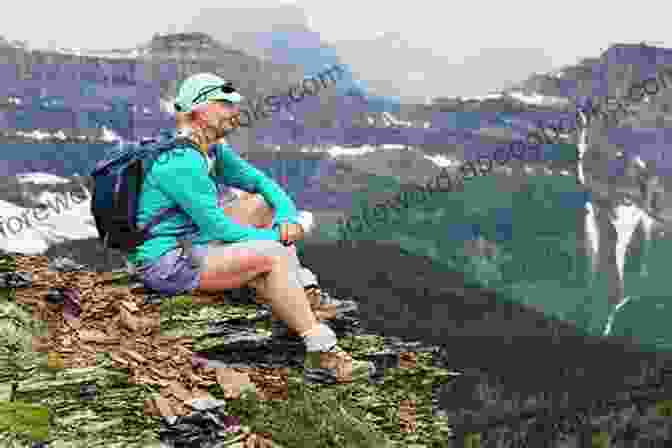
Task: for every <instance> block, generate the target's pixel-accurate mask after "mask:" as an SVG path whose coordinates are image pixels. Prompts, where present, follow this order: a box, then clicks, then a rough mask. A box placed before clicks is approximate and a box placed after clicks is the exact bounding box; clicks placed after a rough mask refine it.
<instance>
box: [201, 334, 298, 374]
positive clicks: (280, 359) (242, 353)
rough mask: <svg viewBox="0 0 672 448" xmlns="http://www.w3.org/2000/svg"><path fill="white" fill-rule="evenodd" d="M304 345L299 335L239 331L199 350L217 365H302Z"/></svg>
mask: <svg viewBox="0 0 672 448" xmlns="http://www.w3.org/2000/svg"><path fill="white" fill-rule="evenodd" d="M305 352H306V350H305V346H304V344H303V342H302V341H301V339H300V338H282V339H280V338H271V337H268V336H260V335H254V334H250V333H242V332H241V333H238V334H234V335H232V336H230V337H228V338H227V340H226V342H225V343H224V344H222V345H218V346H216V347H213V348H211V349H208V350H204V351H201V352H199V353H197V355H198V356H202V357H204V358H206V359H208V361H214V362H213V363H212V366H213V367H214V366H217V367H224V365H226V366H230V367H251V368H280V367H290V368H302V367H303V365H304V358H305Z"/></svg>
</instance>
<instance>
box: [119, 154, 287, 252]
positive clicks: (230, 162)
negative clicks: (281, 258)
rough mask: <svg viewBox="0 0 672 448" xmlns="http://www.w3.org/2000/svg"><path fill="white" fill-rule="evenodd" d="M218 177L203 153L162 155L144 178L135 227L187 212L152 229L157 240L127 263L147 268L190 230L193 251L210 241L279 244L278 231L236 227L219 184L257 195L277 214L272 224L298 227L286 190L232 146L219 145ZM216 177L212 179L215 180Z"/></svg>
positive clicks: (140, 249)
mask: <svg viewBox="0 0 672 448" xmlns="http://www.w3.org/2000/svg"><path fill="white" fill-rule="evenodd" d="M215 155H216V158H215V164H214V173H210V172H209V167H208V160H207V158H206V157H205V155H204V154H202V153H199V152H198V151H196V150H194V149H193V148H190V147H186V146H178V147H176V148H175V149H174V150H172V151H171V152H170V153H168V154H166V155H165V156H162V158H161V160H160V161H157V162H156V163H154V165H153V166H152V168H151V170H150V171H149V172H148V173H147V175H146V176H145V180H144V183H143V186H142V190H141V194H140V199H139V208H138V218H137V223H138V225H139V226H143V225H145V224H147V223H148V222H149V221H150V220H151V219H152V218H153V217H154V216H155V215H156V214H158V213H159V212H160V211H161V210H163V209H166V208H171V207H175V206H179V207H180V208H181V209H182V210H183V211H184V213H179V214H177V215H174V216H171V217H168V218H166V219H165V220H163V221H162V222H160V223H159V224H158V225H156V226H155V227H154V229H153V232H152V234H153V235H155V237H154V238H152V239H150V240H148V241H146V242H145V243H143V244H142V245H141V246H139V247H138V248H136V249H135V251H133V252H132V253H131V254H129V261H130V262H132V263H134V264H136V265H140V264H146V263H149V262H152V261H155V260H156V259H157V258H159V257H160V256H161V255H163V254H165V253H166V252H168V251H170V250H172V249H174V248H176V247H178V236H180V235H181V232H185V231H190V232H191V233H190V236H189V239H191V240H192V242H193V244H194V245H195V246H198V245H204V244H207V243H208V242H210V241H215V240H218V241H223V242H229V243H233V242H238V241H249V240H273V241H278V240H279V239H280V235H279V232H278V230H277V229H275V228H274V229H258V228H255V227H251V226H244V225H240V224H238V223H236V222H234V221H233V220H232V219H231V218H229V217H228V216H227V215H225V214H224V211H223V209H222V208H220V207H219V206H218V189H217V183H222V184H224V185H227V186H233V187H236V188H239V189H241V190H244V191H248V192H250V193H259V194H260V195H261V196H263V197H264V199H265V200H266V202H267V203H268V204H270V205H271V206H272V207H273V208H274V211H275V217H274V222H273V224H274V225H275V224H278V223H282V222H292V223H298V220H297V216H298V212H297V209H296V206H295V205H294V202H293V201H292V199H291V198H290V197H289V196H288V195H287V193H285V192H284V191H283V190H282V188H281V187H280V186H279V185H278V184H277V183H276V182H274V181H273V180H272V179H271V178H269V177H267V176H266V175H265V174H264V173H263V172H262V171H260V170H258V169H257V168H255V167H254V166H252V165H251V164H249V163H248V162H247V161H245V160H244V159H242V158H241V157H240V156H239V155H238V154H236V153H235V152H234V150H233V148H232V147H231V146H229V145H222V144H218V145H216V146H215ZM213 174H214V175H213Z"/></svg>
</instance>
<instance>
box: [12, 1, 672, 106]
mask: <svg viewBox="0 0 672 448" xmlns="http://www.w3.org/2000/svg"><path fill="white" fill-rule="evenodd" d="M226 3H227V2H224V1H222V0H216V1H215V0H199V1H197V2H179V6H171V3H170V2H165V1H163V2H157V1H147V0H145V1H137V0H115V1H114V2H91V1H82V0H66V1H63V2H40V3H39V7H38V3H37V2H13V3H12V8H11V13H10V12H9V11H6V12H5V13H4V14H0V25H1V27H0V29H1V30H2V32H1V33H0V34H2V35H3V36H4V37H5V38H7V39H9V40H27V41H28V42H29V43H31V44H33V45H35V46H40V47H41V46H49V45H50V44H55V45H57V46H60V47H80V48H90V49H107V48H120V47H121V48H125V47H133V46H135V45H137V44H139V43H144V42H146V41H147V40H149V39H150V38H151V36H152V35H153V34H154V33H155V32H161V33H165V32H180V31H185V30H188V31H194V30H198V29H200V28H206V29H202V31H205V32H209V33H212V34H216V35H217V37H218V38H220V39H222V38H224V39H226V38H227V36H230V35H231V33H235V32H246V31H270V29H269V27H270V24H271V23H274V21H276V22H281V23H285V24H286V23H301V22H303V23H304V24H305V25H307V26H308V27H309V28H310V29H312V30H313V31H317V32H319V33H320V36H321V39H322V40H323V41H326V42H328V43H329V44H330V45H333V46H334V47H335V48H336V50H337V53H338V55H339V56H340V57H341V58H342V60H343V62H345V63H348V64H350V65H351V66H352V68H353V70H355V71H356V72H357V73H358V75H360V76H361V77H362V79H365V80H366V81H367V82H370V85H371V86H372V87H375V88H377V89H380V90H381V93H384V94H394V92H393V91H394V90H399V91H400V92H402V94H403V95H410V96H414V97H421V96H423V95H428V96H454V95H465V96H468V95H478V94H485V93H488V92H489V91H492V90H495V89H498V88H501V87H503V86H504V85H505V84H507V82H509V81H520V80H522V79H524V78H526V77H527V76H528V75H529V74H530V73H531V72H534V71H538V72H544V71H549V70H550V69H552V68H557V67H559V66H562V65H564V64H573V63H575V62H576V61H577V58H580V57H596V56H598V55H599V54H600V52H601V51H603V50H605V49H606V48H607V47H608V46H609V44H610V43H615V42H619V43H620V42H627V43H635V42H640V41H642V40H646V41H649V42H658V41H660V43H659V44H658V45H661V46H668V47H672V37H670V33H669V14H667V13H668V10H670V9H672V7H670V6H663V5H662V4H660V3H659V4H658V6H656V7H655V8H649V7H647V6H646V4H645V3H640V4H641V5H642V7H641V8H640V9H637V7H636V6H634V5H632V4H628V3H629V2H621V3H622V4H621V3H619V2H606V1H593V2H590V1H586V0H565V1H558V2H546V3H544V2H539V1H535V2H531V1H523V0H512V1H508V2H495V1H492V0H488V1H483V0H470V1H466V2H458V3H455V4H453V3H451V2H438V1H431V2H430V1H421V0H416V1H413V2H396V1H390V0H385V1H378V0H363V1H362V0H339V1H325V0H319V1H318V0H310V1H308V0H305V1H304V0H299V1H296V2H278V1H277V0H275V1H271V0H246V2H241V3H240V4H236V5H235V6H240V7H241V8H245V10H244V11H243V10H240V9H239V10H236V11H232V10H229V9H228V7H223V5H225V4H226ZM234 3H237V2H234ZM191 4H194V5H196V4H197V5H198V8H194V9H192V10H189V9H188V7H189V6H190V5H191ZM281 4H284V5H288V4H293V5H295V6H296V7H298V8H303V11H304V12H305V18H304V17H302V11H301V9H298V8H292V7H287V6H285V7H284V8H281V9H278V7H279V6H280V5H281ZM212 8H217V11H213V9H212ZM251 8H259V9H258V10H256V11H254V10H251ZM205 11H207V14H204V12H205ZM659 22H660V23H659ZM201 23H202V24H203V25H202V26H201ZM384 33H385V34H384ZM666 39H667V41H666ZM393 49H395V51H393Z"/></svg>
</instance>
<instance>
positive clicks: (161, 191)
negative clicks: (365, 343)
mask: <svg viewBox="0 0 672 448" xmlns="http://www.w3.org/2000/svg"><path fill="white" fill-rule="evenodd" d="M241 101H242V96H241V95H240V94H239V93H237V92H236V91H235V90H234V89H232V88H231V87H230V85H229V84H228V83H226V82H225V81H224V80H223V79H222V78H220V77H219V76H216V75H214V74H209V73H201V74H197V75H193V76H191V77H189V78H187V79H186V80H185V81H184V82H183V84H182V85H181V87H180V89H179V92H178V96H177V99H176V102H175V108H176V109H177V111H178V123H177V125H178V132H179V134H180V135H182V136H184V137H187V138H189V139H190V140H191V141H192V142H194V143H195V144H196V145H197V146H198V147H199V148H200V149H201V154H199V153H198V152H197V151H194V150H192V149H189V148H182V147H180V146H177V147H176V150H172V151H170V152H169V153H167V154H166V156H165V157H162V160H161V161H160V163H158V161H157V163H155V164H154V165H153V166H152V168H151V170H150V171H149V172H148V173H147V175H146V178H145V180H144V184H143V186H142V190H141V195H140V199H139V210H138V218H137V219H138V225H140V226H142V225H145V224H146V223H148V222H149V220H150V219H151V217H153V216H155V215H156V214H157V213H158V212H159V211H160V210H162V209H164V208H168V207H174V206H176V205H177V206H179V207H180V208H181V209H182V210H184V211H185V212H186V214H187V215H188V216H185V215H184V214H178V215H176V216H174V217H172V218H170V219H166V220H165V221H164V222H161V223H160V224H158V225H157V227H156V228H155V231H154V234H155V235H157V236H155V237H154V238H152V239H150V240H148V241H146V242H145V243H143V244H142V245H141V246H139V247H138V248H137V249H136V250H135V251H134V252H133V253H131V254H130V256H129V261H130V262H131V264H132V265H134V266H136V269H135V271H136V274H137V275H138V277H139V278H140V279H141V280H142V282H143V284H144V285H145V287H147V288H150V289H153V290H156V291H158V292H161V293H165V294H171V295H176V294H181V293H185V292H189V291H195V290H196V291H202V292H217V291H223V290H229V289H235V288H240V287H242V286H245V285H249V286H251V287H252V288H254V289H255V290H256V292H257V294H258V295H259V296H260V297H261V298H263V299H264V300H266V301H268V302H269V303H270V305H271V307H272V310H273V314H274V317H276V320H275V321H274V333H275V334H278V333H282V329H283V327H284V329H285V331H286V329H287V327H288V328H289V329H290V330H292V332H293V333H296V334H298V335H300V336H301V337H302V339H303V341H304V342H305V344H306V350H307V351H308V352H332V353H344V352H343V351H342V350H341V349H340V348H338V346H337V345H336V335H335V333H334V332H333V330H332V329H331V328H329V327H328V326H327V325H325V324H323V323H320V322H319V321H318V320H317V319H316V316H315V314H314V313H313V310H312V309H311V304H310V303H309V296H310V297H311V298H312V299H313V301H314V302H313V305H316V306H319V305H323V304H324V303H321V304H320V303H319V302H320V299H321V298H322V299H323V300H322V301H323V302H324V299H326V300H328V301H331V302H332V303H331V305H332V306H333V305H338V303H337V302H339V301H336V300H334V299H330V298H329V297H328V295H326V294H321V293H320V292H321V291H320V290H319V288H318V287H317V280H316V278H315V276H314V275H313V274H312V273H311V272H310V271H309V270H308V269H305V268H303V267H302V266H301V264H300V262H299V259H298V257H297V254H296V248H295V247H294V246H293V245H290V247H286V246H285V245H283V244H282V243H281V241H282V242H285V243H293V242H295V241H299V240H300V239H302V238H303V236H304V229H303V227H302V225H301V224H300V223H299V214H298V212H297V210H296V207H295V205H294V203H293V201H292V200H291V198H290V197H289V196H288V195H287V194H286V193H285V192H284V191H283V190H282V189H281V188H280V186H278V184H277V183H275V182H274V181H272V180H271V179H270V178H268V177H267V176H265V175H264V174H263V173H262V172H261V171H260V170H258V169H256V168H254V167H253V166H252V165H250V164H249V163H248V162H247V161H245V160H243V159H242V158H241V157H240V156H239V155H238V154H236V153H235V152H234V151H233V148H231V146H230V145H228V144H227V143H226V142H225V140H223V139H224V137H225V136H226V135H227V134H228V133H229V132H231V131H232V130H233V129H235V128H236V127H237V125H238V117H239V113H240V111H239V108H238V105H237V104H238V103H240V102H241ZM212 145H215V153H216V156H217V157H216V160H215V161H213V160H212V159H211V158H210V157H209V149H210V147H211V146H212ZM212 168H215V172H216V173H217V174H218V180H221V181H223V182H224V183H225V184H233V185H239V186H242V185H246V186H249V188H246V189H248V191H252V192H258V193H259V194H255V193H251V194H245V193H243V194H242V195H241V197H239V198H238V197H237V195H236V194H235V193H233V192H232V191H231V190H229V191H228V192H224V194H218V188H217V184H216V182H215V180H214V178H213V177H211V175H210V170H211V169H212ZM241 188H242V187H241ZM269 205H270V206H271V207H273V209H274V210H271V208H270V207H269ZM189 218H191V221H192V222H193V223H195V224H196V226H197V228H198V232H197V233H196V234H195V235H194V238H192V239H191V244H190V245H189V247H181V245H180V244H179V242H178V241H177V239H176V237H174V236H170V235H174V234H177V233H178V232H179V231H180V230H182V229H184V228H185V226H188V225H189ZM309 292H310V294H309ZM277 318H279V319H280V320H281V321H284V323H285V324H284V325H283V324H282V323H281V322H279V321H278V320H277ZM340 358H341V359H348V358H349V357H347V356H345V357H340Z"/></svg>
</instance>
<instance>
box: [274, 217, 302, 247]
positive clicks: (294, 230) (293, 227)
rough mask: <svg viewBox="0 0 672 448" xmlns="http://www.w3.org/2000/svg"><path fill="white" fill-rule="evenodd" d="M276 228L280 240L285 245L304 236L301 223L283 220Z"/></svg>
mask: <svg viewBox="0 0 672 448" xmlns="http://www.w3.org/2000/svg"><path fill="white" fill-rule="evenodd" d="M278 230H279V231H280V241H281V242H283V243H285V244H286V245H288V244H291V243H294V242H296V241H300V240H302V239H303V237H304V233H303V227H302V226H301V224H293V223H288V222H285V223H282V224H280V225H279V226H278Z"/></svg>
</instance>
